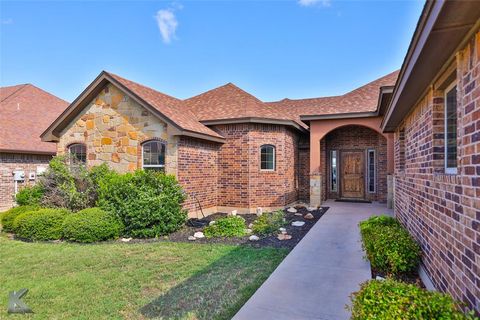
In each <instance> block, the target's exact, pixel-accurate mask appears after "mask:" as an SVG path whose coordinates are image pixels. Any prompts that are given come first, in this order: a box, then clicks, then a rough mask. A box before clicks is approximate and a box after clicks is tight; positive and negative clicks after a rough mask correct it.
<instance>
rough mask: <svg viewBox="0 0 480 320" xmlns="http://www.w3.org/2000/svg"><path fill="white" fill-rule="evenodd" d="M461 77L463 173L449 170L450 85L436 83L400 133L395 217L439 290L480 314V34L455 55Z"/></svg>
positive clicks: (459, 123) (460, 157)
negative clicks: (446, 130)
mask: <svg viewBox="0 0 480 320" xmlns="http://www.w3.org/2000/svg"><path fill="white" fill-rule="evenodd" d="M454 75H455V74H454ZM446 76H448V75H446ZM456 79H457V106H458V109H457V110H458V114H457V118H458V121H457V142H458V145H457V146H458V155H457V161H458V167H457V170H458V172H457V174H454V175H452V174H446V173H445V172H444V149H443V145H444V140H443V139H444V132H443V126H444V120H443V118H444V92H443V89H444V86H442V85H441V84H438V85H436V84H432V86H431V87H430V90H429V92H428V93H427V94H426V95H425V96H424V97H423V99H422V100H421V101H420V102H419V103H418V105H417V106H415V108H414V109H413V111H412V112H411V113H410V114H409V115H408V116H407V117H406V118H405V119H404V121H403V123H402V124H401V126H400V127H399V128H398V129H397V131H396V132H395V160H396V166H395V187H396V188H395V215H396V216H397V217H398V219H399V220H400V221H401V222H402V223H403V224H404V225H405V226H406V228H407V229H408V230H409V231H410V232H411V233H412V235H413V236H414V237H415V238H416V240H417V241H418V242H419V243H420V245H421V247H422V249H423V252H424V255H423V263H424V265H425V268H426V271H427V273H428V274H429V276H430V277H431V279H432V281H433V284H434V285H435V287H436V288H437V289H439V290H441V291H446V292H448V293H450V294H451V295H453V297H454V298H455V299H457V300H461V301H463V302H465V303H467V305H468V306H469V307H470V308H472V307H473V308H475V309H476V310H477V312H480V33H477V34H476V35H475V37H473V38H472V39H470V41H469V42H468V44H467V45H466V47H465V48H463V49H462V50H461V51H460V52H458V53H457V54H456ZM446 85H448V84H445V86H446Z"/></svg>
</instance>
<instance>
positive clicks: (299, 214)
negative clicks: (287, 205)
mask: <svg viewBox="0 0 480 320" xmlns="http://www.w3.org/2000/svg"><path fill="white" fill-rule="evenodd" d="M295 215H296V216H297V217H302V216H303V214H301V213H300V212H297V213H295Z"/></svg>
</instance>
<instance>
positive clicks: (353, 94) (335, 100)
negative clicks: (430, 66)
mask: <svg viewBox="0 0 480 320" xmlns="http://www.w3.org/2000/svg"><path fill="white" fill-rule="evenodd" d="M397 77H398V70H397V71H394V72H392V73H390V74H387V75H386V76H383V77H381V78H379V79H377V80H374V81H372V82H370V83H367V84H366V85H364V86H362V87H360V88H357V89H355V90H353V91H350V92H348V93H346V94H344V95H341V96H333V97H324V98H311V99H298V100H290V99H284V100H281V101H275V102H268V103H267V104H270V105H274V106H276V107H278V108H279V109H280V110H281V109H284V110H285V112H289V113H290V114H291V115H292V116H303V115H328V114H342V113H357V112H358V113H360V112H374V111H376V109H377V107H378V106H377V103H378V95H379V93H380V88H381V87H385V86H393V85H395V82H396V80H397Z"/></svg>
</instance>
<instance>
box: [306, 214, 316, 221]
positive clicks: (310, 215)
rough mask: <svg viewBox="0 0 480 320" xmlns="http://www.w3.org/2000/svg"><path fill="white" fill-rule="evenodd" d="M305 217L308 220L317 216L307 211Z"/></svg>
mask: <svg viewBox="0 0 480 320" xmlns="http://www.w3.org/2000/svg"><path fill="white" fill-rule="evenodd" d="M303 218H304V219H307V220H312V219H315V217H314V216H313V214H311V213H307V214H306V215H305V216H304V217H303Z"/></svg>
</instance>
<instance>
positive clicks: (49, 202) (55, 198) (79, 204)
mask: <svg viewBox="0 0 480 320" xmlns="http://www.w3.org/2000/svg"><path fill="white" fill-rule="evenodd" d="M110 173H111V170H110V169H109V168H108V166H107V165H106V164H102V165H100V166H96V167H92V168H90V169H87V168H86V167H85V166H82V165H76V166H71V165H70V159H69V158H68V157H67V156H58V157H54V158H53V159H52V160H51V161H50V164H49V167H48V169H47V171H46V172H45V174H44V175H43V176H41V177H40V178H39V180H38V185H39V186H41V187H42V188H43V197H42V199H41V204H42V205H43V206H45V207H53V208H68V209H70V210H72V211H78V210H82V209H85V208H90V207H93V206H95V203H96V202H97V199H98V194H97V192H98V185H99V184H100V181H102V180H103V179H104V178H105V176H107V175H109V174H110Z"/></svg>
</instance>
